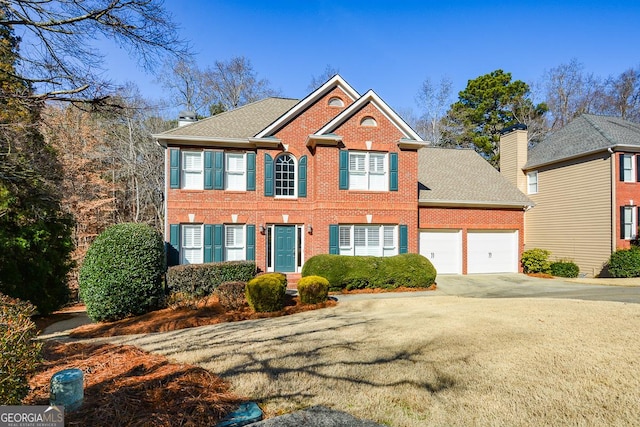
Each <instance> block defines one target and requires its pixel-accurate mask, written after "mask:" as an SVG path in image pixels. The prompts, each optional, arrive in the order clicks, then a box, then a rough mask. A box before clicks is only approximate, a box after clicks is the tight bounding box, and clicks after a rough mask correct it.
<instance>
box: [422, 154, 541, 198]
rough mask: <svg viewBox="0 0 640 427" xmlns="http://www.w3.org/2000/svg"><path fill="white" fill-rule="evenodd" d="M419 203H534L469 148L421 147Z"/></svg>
mask: <svg viewBox="0 0 640 427" xmlns="http://www.w3.org/2000/svg"><path fill="white" fill-rule="evenodd" d="M418 182H419V194H418V203H419V204H421V205H441V206H474V205H475V206H496V207H498V206H509V207H525V206H532V205H533V202H532V201H531V200H530V199H529V198H528V197H527V196H525V195H524V194H523V193H522V192H521V191H520V190H518V188H517V187H516V186H515V185H513V184H512V183H510V182H509V181H508V180H507V179H506V178H505V177H503V176H502V175H501V174H500V172H498V171H497V170H496V169H495V168H494V167H493V166H491V165H490V164H489V162H487V161H486V160H485V159H483V158H482V157H481V156H480V155H479V154H478V153H476V152H475V151H473V150H469V149H452V148H433V147H427V148H422V149H420V150H419V151H418Z"/></svg>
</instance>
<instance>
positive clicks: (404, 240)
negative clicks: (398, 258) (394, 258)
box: [399, 225, 409, 254]
mask: <svg viewBox="0 0 640 427" xmlns="http://www.w3.org/2000/svg"><path fill="white" fill-rule="evenodd" d="M399 252H400V253H401V254H406V253H407V252H409V230H408V228H407V226H406V225H400V251H399Z"/></svg>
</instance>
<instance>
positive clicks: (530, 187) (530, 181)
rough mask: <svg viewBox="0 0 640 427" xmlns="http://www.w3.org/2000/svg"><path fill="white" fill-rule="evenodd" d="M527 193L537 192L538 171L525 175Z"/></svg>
mask: <svg viewBox="0 0 640 427" xmlns="http://www.w3.org/2000/svg"><path fill="white" fill-rule="evenodd" d="M527 192H528V194H536V193H537V192H538V171H533V172H528V173H527Z"/></svg>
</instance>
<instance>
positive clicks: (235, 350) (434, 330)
mask: <svg viewBox="0 0 640 427" xmlns="http://www.w3.org/2000/svg"><path fill="white" fill-rule="evenodd" d="M638 331H640V305H637V304H622V303H609V302H592V301H572V300H552V299H486V300H485V299H468V298H459V297H446V296H442V297H441V296H429V297H407V298H392V299H380V300H363V301H343V302H341V303H340V304H338V306H336V307H333V308H327V309H323V310H316V311H310V312H305V313H300V314H296V315H294V316H286V317H279V318H271V319H258V320H249V321H245V322H239V323H225V324H218V325H212V326H205V327H200V328H193V329H186V330H181V331H173V332H166V333H158V334H150V335H144V336H142V335H141V336H127V337H115V338H110V339H109V341H111V342H117V343H124V344H133V345H136V346H139V347H141V348H143V349H145V350H149V351H153V352H158V353H161V354H163V355H166V356H168V357H169V358H170V359H173V360H175V361H178V362H179V363H189V364H197V365H199V366H202V367H204V368H206V369H208V370H210V371H211V372H213V373H214V374H218V375H220V376H222V377H223V378H224V379H227V380H229V381H230V383H231V384H232V390H231V391H232V392H233V393H236V394H238V395H244V396H248V397H250V398H252V399H256V400H258V401H259V402H261V403H262V406H263V408H264V409H265V410H266V412H267V414H268V415H274V414H279V413H283V412H290V411H292V410H295V409H298V408H302V407H308V406H311V405H317V404H320V405H326V406H329V407H333V408H335V409H340V410H344V411H347V412H349V413H351V414H353V415H355V416H358V417H362V418H367V419H372V420H374V421H378V422H381V423H385V424H388V425H392V426H398V427H402V426H416V427H417V426H421V427H422V426H442V425H459V426H474V425H475V426H487V425H494V426H498V425H509V426H540V425H546V426H550V425H553V426H556V425H576V426H583V425H584V426H600V425H616V426H625V425H629V426H635V425H639V424H640V405H639V404H638V402H640V360H639V359H638V356H639V355H640V340H639V339H638Z"/></svg>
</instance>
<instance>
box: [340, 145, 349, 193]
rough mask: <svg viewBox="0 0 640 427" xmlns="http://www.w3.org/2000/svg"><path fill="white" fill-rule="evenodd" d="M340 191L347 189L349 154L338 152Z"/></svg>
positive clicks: (345, 151) (344, 151) (342, 151)
mask: <svg viewBox="0 0 640 427" xmlns="http://www.w3.org/2000/svg"><path fill="white" fill-rule="evenodd" d="M339 169H340V190H348V189H349V152H348V151H347V150H340V167H339Z"/></svg>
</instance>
